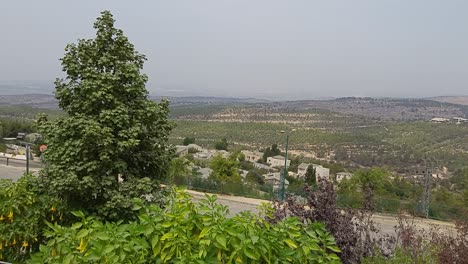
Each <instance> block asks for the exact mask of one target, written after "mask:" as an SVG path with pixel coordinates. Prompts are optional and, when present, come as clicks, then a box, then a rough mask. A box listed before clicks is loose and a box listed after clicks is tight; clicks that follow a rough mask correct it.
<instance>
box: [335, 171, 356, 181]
mask: <svg viewBox="0 0 468 264" xmlns="http://www.w3.org/2000/svg"><path fill="white" fill-rule="evenodd" d="M351 177H353V174H352V173H350V172H345V171H343V172H338V173H337V174H336V181H337V182H341V181H342V180H344V179H348V180H349V179H351Z"/></svg>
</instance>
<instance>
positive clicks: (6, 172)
mask: <svg viewBox="0 0 468 264" xmlns="http://www.w3.org/2000/svg"><path fill="white" fill-rule="evenodd" d="M25 172H26V168H18V167H13V166H6V165H0V179H12V180H15V181H16V180H17V179H19V178H20V177H21V176H23V174H24V173H25Z"/></svg>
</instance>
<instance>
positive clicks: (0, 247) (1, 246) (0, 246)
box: [0, 241, 3, 250]
mask: <svg viewBox="0 0 468 264" xmlns="http://www.w3.org/2000/svg"><path fill="white" fill-rule="evenodd" d="M2 248H3V244H2V241H0V250H2Z"/></svg>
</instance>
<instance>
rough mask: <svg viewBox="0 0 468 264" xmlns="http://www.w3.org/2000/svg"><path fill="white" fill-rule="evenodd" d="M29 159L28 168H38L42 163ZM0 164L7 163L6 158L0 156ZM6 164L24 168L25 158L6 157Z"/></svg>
mask: <svg viewBox="0 0 468 264" xmlns="http://www.w3.org/2000/svg"><path fill="white" fill-rule="evenodd" d="M36 159H39V158H35V160H30V161H29V168H30V169H40V168H42V167H43V164H42V163H41V162H40V161H37V160H36ZM0 165H7V159H6V158H4V157H1V158H0ZM8 166H11V167H16V168H26V161H25V160H17V159H8Z"/></svg>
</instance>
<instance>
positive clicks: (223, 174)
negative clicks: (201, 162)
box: [210, 155, 241, 182]
mask: <svg viewBox="0 0 468 264" xmlns="http://www.w3.org/2000/svg"><path fill="white" fill-rule="evenodd" d="M239 166H240V165H239V161H238V160H237V157H236V156H235V155H231V156H230V157H229V158H227V159H225V158H223V157H222V156H221V155H217V156H216V157H214V158H212V159H211V161H210V169H212V170H213V172H212V173H211V175H210V179H213V180H216V181H218V182H241V177H240V175H239Z"/></svg>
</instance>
